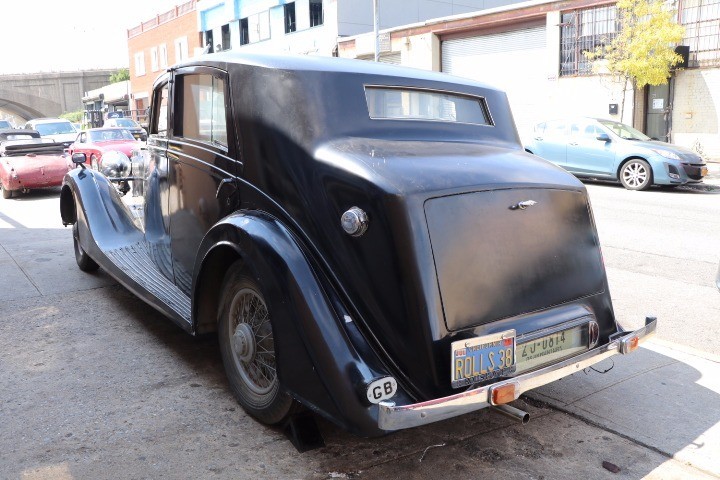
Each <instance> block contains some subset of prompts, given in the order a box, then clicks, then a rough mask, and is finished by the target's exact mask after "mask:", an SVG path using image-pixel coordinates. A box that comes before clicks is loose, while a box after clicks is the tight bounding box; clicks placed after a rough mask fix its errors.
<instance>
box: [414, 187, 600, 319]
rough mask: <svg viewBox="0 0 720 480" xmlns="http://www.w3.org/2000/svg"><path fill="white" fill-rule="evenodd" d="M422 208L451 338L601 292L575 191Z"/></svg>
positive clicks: (593, 241) (584, 208) (513, 193)
mask: <svg viewBox="0 0 720 480" xmlns="http://www.w3.org/2000/svg"><path fill="white" fill-rule="evenodd" d="M521 202H522V203H521ZM424 209H425V216H426V219H427V225H428V231H429V234H430V242H431V248H432V254H433V259H434V263H435V269H436V273H437V280H438V287H439V291H440V296H441V301H442V309H443V313H444V317H445V325H446V327H447V329H448V330H449V331H457V330H461V329H465V328H469V327H474V326H479V325H484V324H487V323H490V322H493V321H497V320H500V319H503V318H507V317H511V316H515V315H520V314H524V313H529V312H533V311H537V310H540V309H544V308H548V307H551V306H554V305H559V304H562V303H566V302H569V301H572V300H576V299H578V298H581V297H585V296H588V295H593V294H597V293H600V292H602V291H603V290H604V288H605V287H604V285H605V276H604V269H603V265H602V257H601V253H600V248H599V245H598V239H597V236H596V234H595V229H594V226H593V225H592V224H591V222H592V220H591V215H590V213H589V207H588V204H587V200H586V196H585V195H584V193H583V192H581V191H577V190H565V189H561V188H557V189H556V188H512V189H494V190H485V191H475V192H470V193H463V194H457V195H449V196H443V197H436V198H432V199H429V200H427V201H426V202H425V207H424ZM449 212H452V214H448V213H449Z"/></svg>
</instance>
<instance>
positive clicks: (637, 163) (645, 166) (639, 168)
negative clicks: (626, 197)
mask: <svg viewBox="0 0 720 480" xmlns="http://www.w3.org/2000/svg"><path fill="white" fill-rule="evenodd" d="M618 176H619V177H620V183H622V186H623V187H625V188H627V189H628V190H647V189H648V188H650V186H651V185H652V183H653V175H652V168H650V164H649V163H647V162H646V161H645V160H642V159H640V158H633V159H631V160H628V161H627V162H625V163H624V164H623V166H622V167H621V168H620V173H619V175H618Z"/></svg>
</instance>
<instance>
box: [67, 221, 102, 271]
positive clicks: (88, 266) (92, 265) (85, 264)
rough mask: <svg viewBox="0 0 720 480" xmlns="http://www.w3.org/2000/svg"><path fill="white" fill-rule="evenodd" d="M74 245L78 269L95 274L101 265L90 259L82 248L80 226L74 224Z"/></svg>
mask: <svg viewBox="0 0 720 480" xmlns="http://www.w3.org/2000/svg"><path fill="white" fill-rule="evenodd" d="M73 245H74V247H75V261H76V262H77V265H78V268H80V270H82V271H83V272H94V271H95V270H97V269H98V268H100V265H98V264H97V263H96V262H95V260H93V259H92V258H90V255H88V254H87V252H86V251H85V250H83V248H82V247H81V246H80V237H79V235H78V224H77V222H75V223H74V224H73Z"/></svg>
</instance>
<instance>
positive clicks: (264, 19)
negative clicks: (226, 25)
mask: <svg viewBox="0 0 720 480" xmlns="http://www.w3.org/2000/svg"><path fill="white" fill-rule="evenodd" d="M248 31H249V33H250V36H249V39H250V43H255V42H259V41H262V40H267V39H268V38H270V11H269V10H265V11H264V12H260V13H257V14H255V15H252V16H250V17H248Z"/></svg>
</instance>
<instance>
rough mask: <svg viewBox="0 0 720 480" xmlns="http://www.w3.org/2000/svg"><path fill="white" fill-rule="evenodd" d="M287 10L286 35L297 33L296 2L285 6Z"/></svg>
mask: <svg viewBox="0 0 720 480" xmlns="http://www.w3.org/2000/svg"><path fill="white" fill-rule="evenodd" d="M283 9H284V10H285V33H291V32H294V31H295V2H292V3H286V4H285V5H283Z"/></svg>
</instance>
